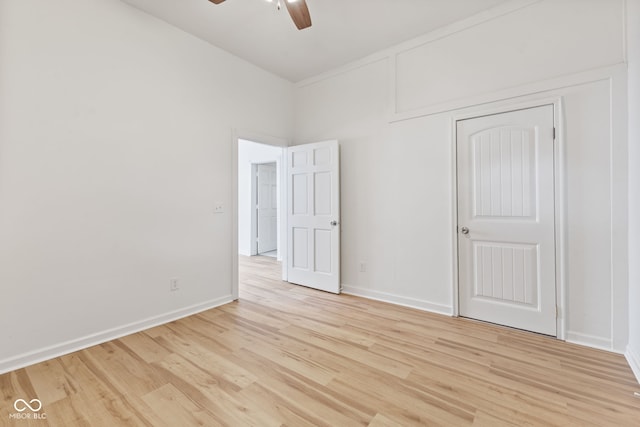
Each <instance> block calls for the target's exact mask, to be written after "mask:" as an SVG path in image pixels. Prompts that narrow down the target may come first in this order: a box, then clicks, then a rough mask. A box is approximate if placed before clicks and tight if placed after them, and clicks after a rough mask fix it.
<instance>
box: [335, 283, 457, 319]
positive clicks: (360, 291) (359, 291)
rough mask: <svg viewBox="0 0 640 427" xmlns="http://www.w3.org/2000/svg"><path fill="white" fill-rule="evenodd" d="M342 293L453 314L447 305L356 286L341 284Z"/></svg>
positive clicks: (447, 314)
mask: <svg viewBox="0 0 640 427" xmlns="http://www.w3.org/2000/svg"><path fill="white" fill-rule="evenodd" d="M342 293H344V294H348V295H355V296H358V297H362V298H367V299H372V300H376V301H382V302H388V303H391V304H396V305H401V306H404V307H410V308H416V309H418V310H423V311H429V312H431V313H437V314H444V315H445V316H451V315H453V307H450V306H447V305H442V304H435V303H432V302H429V301H425V300H420V299H417V298H409V297H403V296H400V295H394V294H389V293H386V292H380V291H374V290H371V289H365V288H360V287H357V286H349V285H342Z"/></svg>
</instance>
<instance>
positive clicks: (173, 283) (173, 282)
mask: <svg viewBox="0 0 640 427" xmlns="http://www.w3.org/2000/svg"><path fill="white" fill-rule="evenodd" d="M178 289H180V283H179V282H178V279H176V278H175V277H174V278H173V279H170V280H169V291H171V292H173V291H177V290H178Z"/></svg>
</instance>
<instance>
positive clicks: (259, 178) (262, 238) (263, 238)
mask: <svg viewBox="0 0 640 427" xmlns="http://www.w3.org/2000/svg"><path fill="white" fill-rule="evenodd" d="M256 187H257V189H258V191H257V197H256V198H257V200H256V202H257V203H256V211H257V213H258V224H257V240H258V253H259V254H262V253H265V252H270V251H275V250H276V249H277V248H278V235H277V233H278V179H277V169H276V164H275V163H267V164H261V165H257V170H256Z"/></svg>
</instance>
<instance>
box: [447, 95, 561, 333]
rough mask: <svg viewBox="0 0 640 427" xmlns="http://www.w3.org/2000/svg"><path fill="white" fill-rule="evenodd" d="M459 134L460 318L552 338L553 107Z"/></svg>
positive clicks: (487, 120) (466, 127)
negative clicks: (486, 322)
mask: <svg viewBox="0 0 640 427" xmlns="http://www.w3.org/2000/svg"><path fill="white" fill-rule="evenodd" d="M456 135H457V136H456V153H457V187H458V188H457V198H458V201H457V205H458V217H457V225H458V227H457V228H458V230H457V231H458V239H457V240H458V295H459V297H458V300H459V301H458V303H459V312H460V315H461V316H464V317H469V318H474V319H478V320H483V321H488V322H492V323H497V324H501V325H505V326H511V327H515V328H519V329H524V330H528V331H533V332H538V333H542V334H546V335H552V336H557V327H556V316H557V309H556V244H555V242H556V235H555V180H554V164H555V162H554V155H555V149H554V141H555V126H554V106H553V105H543V106H539V107H534V108H526V109H522V110H517V111H510V112H504V113H500V114H492V115H487V116H481V117H474V118H469V119H464V120H458V121H457V122H456Z"/></svg>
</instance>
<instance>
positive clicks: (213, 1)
mask: <svg viewBox="0 0 640 427" xmlns="http://www.w3.org/2000/svg"><path fill="white" fill-rule="evenodd" d="M209 1H210V2H211V3H214V4H220V3H222V2H223V1H224V0H209Z"/></svg>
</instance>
